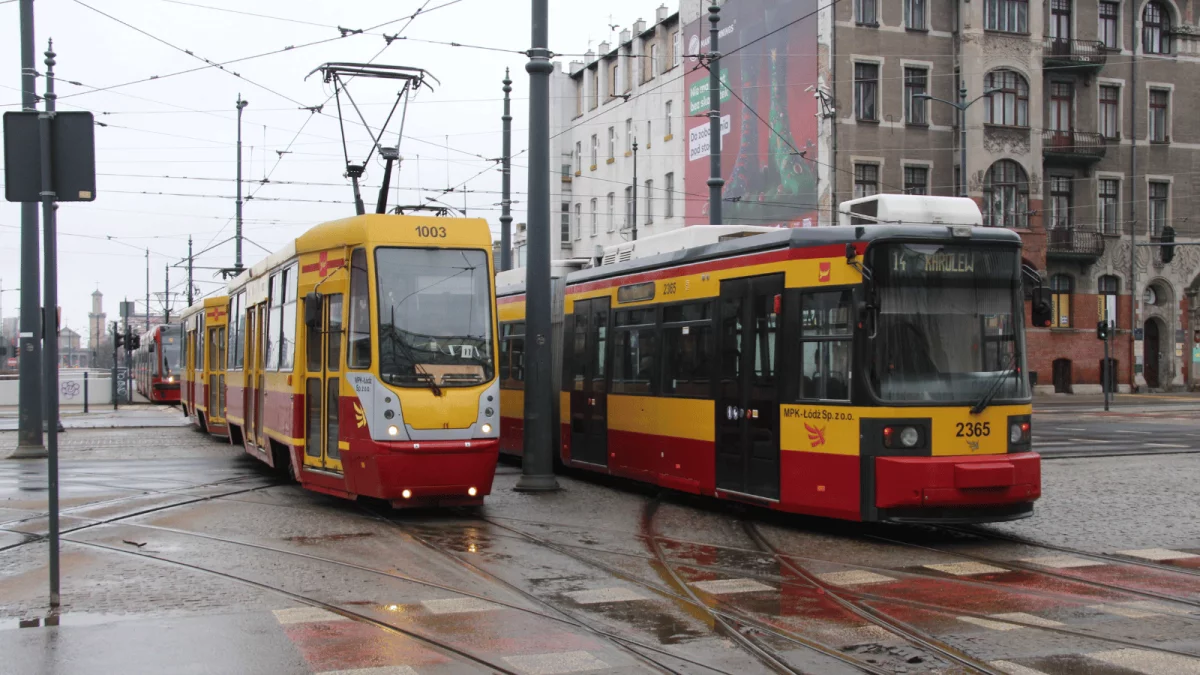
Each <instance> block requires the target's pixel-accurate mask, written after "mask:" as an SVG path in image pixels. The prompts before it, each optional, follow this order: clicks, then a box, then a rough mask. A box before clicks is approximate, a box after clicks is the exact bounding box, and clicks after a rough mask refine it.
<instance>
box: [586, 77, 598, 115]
mask: <svg viewBox="0 0 1200 675" xmlns="http://www.w3.org/2000/svg"><path fill="white" fill-rule="evenodd" d="M589 72H590V73H591V78H592V99H591V102H590V103H589V104H588V107H589V109H590V110H595V109H596V108H598V107H600V70H599V69H598V68H592V69H591V70H590V71H589Z"/></svg>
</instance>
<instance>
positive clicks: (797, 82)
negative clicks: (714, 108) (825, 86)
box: [684, 0, 820, 227]
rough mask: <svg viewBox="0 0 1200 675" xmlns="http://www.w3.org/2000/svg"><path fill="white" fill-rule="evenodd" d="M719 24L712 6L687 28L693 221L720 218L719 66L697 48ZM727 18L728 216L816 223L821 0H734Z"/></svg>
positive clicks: (724, 168) (725, 9) (689, 214)
mask: <svg viewBox="0 0 1200 675" xmlns="http://www.w3.org/2000/svg"><path fill="white" fill-rule="evenodd" d="M705 4H707V3H705ZM793 22H794V23H793ZM710 25H711V24H710V23H709V21H708V13H707V11H705V12H704V16H702V17H701V19H700V20H699V21H696V22H693V23H692V24H691V25H690V26H688V28H687V29H686V32H685V35H686V37H685V39H686V47H685V51H684V53H685V54H687V55H688V58H687V59H685V62H684V65H685V67H686V68H687V69H688V71H687V75H686V79H685V86H686V87H687V98H688V111H687V115H688V116H687V118H686V119H687V128H686V130H687V158H686V159H687V163H686V167H687V168H686V170H685V174H684V176H685V181H686V185H685V189H686V190H687V192H688V198H687V200H686V204H687V210H686V220H687V224H688V225H701V224H706V223H709V222H710V219H709V215H708V212H709V208H708V200H707V199H705V198H702V197H701V195H705V196H707V194H708V187H707V184H706V183H707V181H708V178H709V174H710V167H711V160H710V156H711V155H710V151H711V147H712V146H711V141H710V138H709V136H710V134H709V118H708V111H709V109H710V105H709V101H710V92H709V71H708V69H706V68H705V67H704V66H703V65H702V64H701V63H700V60H699V59H698V58H696V55H697V54H702V53H705V52H707V51H708V50H709V42H710V40H709V29H710ZM784 26H786V27H785V28H782V30H779V29H780V28H781V27H784ZM720 27H721V33H720V42H719V43H718V47H719V48H720V51H721V53H722V54H729V56H726V57H723V58H722V59H721V60H720V66H719V67H720V75H721V81H722V82H723V83H724V86H722V87H721V141H722V142H721V175H722V177H723V178H724V179H725V190H724V200H723V203H722V214H723V216H724V218H723V219H724V222H725V223H726V224H738V225H774V226H784V227H810V226H813V225H816V224H817V212H818V205H817V201H818V192H817V161H820V158H819V157H818V155H817V133H818V120H817V117H816V115H817V99H816V98H815V97H814V91H815V87H816V85H817V72H818V49H817V0H730V1H729V2H726V3H725V4H724V5H723V6H722V7H721V23H720ZM771 31H776V32H774V33H772V32H771ZM768 33H770V34H769V35H768ZM755 113H757V115H756V114H755ZM760 117H761V119H760ZM814 160H815V161H814Z"/></svg>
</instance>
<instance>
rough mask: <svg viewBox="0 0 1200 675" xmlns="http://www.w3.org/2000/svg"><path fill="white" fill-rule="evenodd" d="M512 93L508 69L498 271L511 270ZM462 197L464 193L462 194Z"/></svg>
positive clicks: (505, 94) (505, 91)
mask: <svg viewBox="0 0 1200 675" xmlns="http://www.w3.org/2000/svg"><path fill="white" fill-rule="evenodd" d="M511 93H512V80H510V79H509V77H508V69H507V68H505V69H504V116H503V117H501V118H500V119H501V120H502V121H503V123H504V141H503V153H504V156H503V157H502V158H501V162H502V163H503V164H502V168H501V179H500V180H501V182H500V190H501V192H502V194H501V196H500V271H502V272H503V271H507V270H510V269H512V220H513V218H512V107H511V105H512V104H511V101H510V99H509V94H511ZM463 194H464V196H465V195H466V192H465V191H464V192H463Z"/></svg>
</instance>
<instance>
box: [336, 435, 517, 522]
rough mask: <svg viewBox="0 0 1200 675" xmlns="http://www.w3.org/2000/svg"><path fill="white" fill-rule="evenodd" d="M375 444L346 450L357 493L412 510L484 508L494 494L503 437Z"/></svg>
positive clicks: (348, 474)
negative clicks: (473, 492)
mask: <svg viewBox="0 0 1200 675" xmlns="http://www.w3.org/2000/svg"><path fill="white" fill-rule="evenodd" d="M359 443H360V442H359V441H355V442H353V443H352V446H353V445H358V444H359ZM371 445H373V446H374V448H373V449H372V451H368V452H363V451H358V450H344V451H342V468H343V470H344V471H345V476H346V483H347V486H348V487H349V489H350V490H351V491H352V492H354V493H355V494H358V495H363V496H367V497H375V498H378V499H386V500H388V501H390V502H392V505H393V506H396V507H408V506H431V505H439V506H452V505H458V504H480V503H482V501H483V497H484V496H486V495H488V494H490V493H491V491H492V478H493V477H494V476H495V473H496V460H497V458H498V457H499V452H500V441H499V439H494V438H493V439H475V440H471V441H422V442H420V443H378V442H372V443H371ZM471 488H474V489H475V494H474V495H471V494H470V490H471ZM405 491H408V493H409V495H408V497H405V496H404V493H405Z"/></svg>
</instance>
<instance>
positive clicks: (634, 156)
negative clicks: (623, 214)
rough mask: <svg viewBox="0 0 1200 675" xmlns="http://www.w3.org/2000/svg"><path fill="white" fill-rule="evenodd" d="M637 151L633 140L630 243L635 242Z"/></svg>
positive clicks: (636, 144) (636, 145)
mask: <svg viewBox="0 0 1200 675" xmlns="http://www.w3.org/2000/svg"><path fill="white" fill-rule="evenodd" d="M637 151H638V142H637V139H636V138H635V139H633V190H632V191H631V192H630V194H631V195H632V197H631V199H632V201H633V203H632V204H630V207H631V208H630V213H629V215H630V217H631V218H633V223H632V225H633V231H632V232H630V234H629V237H630V239H631V240H632V241H637ZM580 227H582V226H580Z"/></svg>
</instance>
